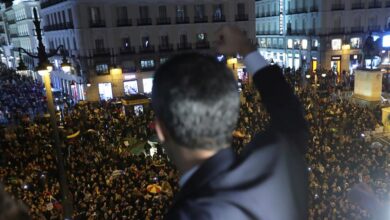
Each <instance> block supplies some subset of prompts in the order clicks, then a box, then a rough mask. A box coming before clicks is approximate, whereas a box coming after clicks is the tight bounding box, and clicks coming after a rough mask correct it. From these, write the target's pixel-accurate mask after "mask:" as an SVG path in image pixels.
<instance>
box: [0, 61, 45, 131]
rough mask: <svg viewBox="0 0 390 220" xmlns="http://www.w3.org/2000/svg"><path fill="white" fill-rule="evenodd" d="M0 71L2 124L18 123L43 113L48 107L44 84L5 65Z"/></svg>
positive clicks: (0, 113) (0, 115)
mask: <svg viewBox="0 0 390 220" xmlns="http://www.w3.org/2000/svg"><path fill="white" fill-rule="evenodd" d="M0 70H1V71H0V91H1V93H0V124H3V123H18V122H20V121H21V120H22V117H24V116H27V115H28V116H34V115H37V114H39V113H42V112H43V109H44V106H45V105H46V101H45V97H44V96H43V84H42V83H37V82H35V81H34V80H33V79H32V78H31V77H26V76H21V75H18V74H14V71H13V70H10V69H7V68H5V67H4V66H3V65H0Z"/></svg>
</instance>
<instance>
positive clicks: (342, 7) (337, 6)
mask: <svg viewBox="0 0 390 220" xmlns="http://www.w3.org/2000/svg"><path fill="white" fill-rule="evenodd" d="M342 10H345V5H344V4H333V5H332V11H342Z"/></svg>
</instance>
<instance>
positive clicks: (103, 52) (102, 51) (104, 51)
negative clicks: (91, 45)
mask: <svg viewBox="0 0 390 220" xmlns="http://www.w3.org/2000/svg"><path fill="white" fill-rule="evenodd" d="M110 54H111V51H110V49H109V48H99V49H94V50H92V55H93V56H94V57H107V56H110Z"/></svg>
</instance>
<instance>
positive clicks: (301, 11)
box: [296, 8, 307, 14]
mask: <svg viewBox="0 0 390 220" xmlns="http://www.w3.org/2000/svg"><path fill="white" fill-rule="evenodd" d="M296 12H297V14H301V13H307V9H306V8H298V9H297V10H296Z"/></svg>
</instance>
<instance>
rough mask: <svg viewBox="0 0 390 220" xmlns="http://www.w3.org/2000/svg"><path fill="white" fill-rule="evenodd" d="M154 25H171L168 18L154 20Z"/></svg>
mask: <svg viewBox="0 0 390 220" xmlns="http://www.w3.org/2000/svg"><path fill="white" fill-rule="evenodd" d="M156 23H157V24H158V25H164V24H171V18H168V17H160V18H156Z"/></svg>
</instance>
